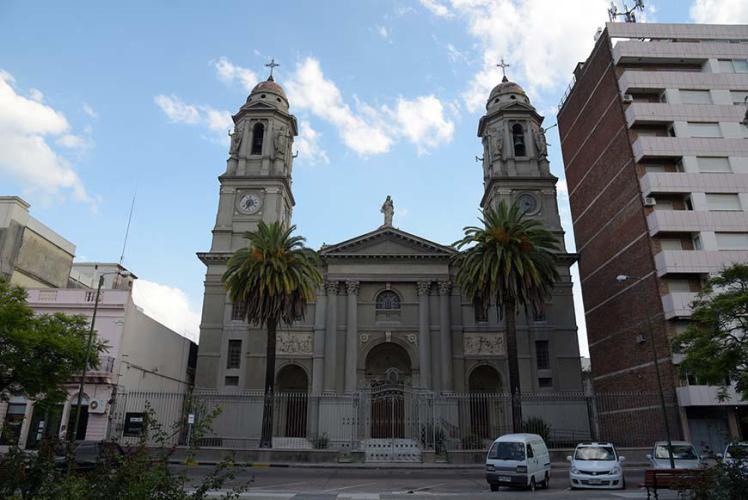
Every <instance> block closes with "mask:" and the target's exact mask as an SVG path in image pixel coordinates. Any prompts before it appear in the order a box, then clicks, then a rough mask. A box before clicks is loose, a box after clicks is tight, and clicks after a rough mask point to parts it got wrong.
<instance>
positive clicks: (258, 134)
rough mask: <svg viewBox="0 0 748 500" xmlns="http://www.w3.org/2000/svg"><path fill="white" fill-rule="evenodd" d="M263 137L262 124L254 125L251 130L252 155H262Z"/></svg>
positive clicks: (263, 127) (263, 128)
mask: <svg viewBox="0 0 748 500" xmlns="http://www.w3.org/2000/svg"><path fill="white" fill-rule="evenodd" d="M264 136H265V126H264V125H263V124H262V123H258V124H257V125H255V128H254V129H253V130H252V152H251V153H250V154H253V155H261V154H262V139H263V137H264Z"/></svg>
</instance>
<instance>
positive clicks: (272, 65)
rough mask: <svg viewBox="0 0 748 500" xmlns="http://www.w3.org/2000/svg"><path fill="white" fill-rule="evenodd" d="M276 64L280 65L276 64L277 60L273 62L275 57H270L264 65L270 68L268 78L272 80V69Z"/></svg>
mask: <svg viewBox="0 0 748 500" xmlns="http://www.w3.org/2000/svg"><path fill="white" fill-rule="evenodd" d="M278 66H280V64H278V63H277V62H275V58H273V59H270V62H269V63H267V64H266V65H265V67H267V68H270V76H269V77H268V79H271V80H272V78H273V69H275V68H277V67H278Z"/></svg>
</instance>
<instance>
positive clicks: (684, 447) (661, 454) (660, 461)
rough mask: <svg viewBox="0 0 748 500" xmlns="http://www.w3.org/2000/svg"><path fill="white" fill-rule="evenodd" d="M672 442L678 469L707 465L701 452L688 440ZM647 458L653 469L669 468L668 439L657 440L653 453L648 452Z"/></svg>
mask: <svg viewBox="0 0 748 500" xmlns="http://www.w3.org/2000/svg"><path fill="white" fill-rule="evenodd" d="M670 443H671V444H672V450H673V459H674V460H675V468H676V469H701V468H703V467H704V466H705V464H704V460H703V459H702V458H701V455H699V452H698V451H696V448H695V447H694V445H692V444H691V443H689V442H688V441H671V442H670ZM647 458H648V459H649V462H650V464H651V466H652V468H653V469H669V468H670V457H669V455H668V450H667V441H657V442H656V443H655V445H654V449H653V450H652V453H650V454H647Z"/></svg>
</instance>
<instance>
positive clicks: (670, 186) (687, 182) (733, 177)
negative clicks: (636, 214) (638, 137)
mask: <svg viewBox="0 0 748 500" xmlns="http://www.w3.org/2000/svg"><path fill="white" fill-rule="evenodd" d="M639 185H640V186H641V190H642V195H644V196H649V195H650V194H651V193H694V192H695V193H735V192H738V193H748V174H730V173H718V174H711V173H703V174H701V173H687V172H648V173H646V174H644V175H643V176H642V177H641V178H639Z"/></svg>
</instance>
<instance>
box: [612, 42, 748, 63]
mask: <svg viewBox="0 0 748 500" xmlns="http://www.w3.org/2000/svg"><path fill="white" fill-rule="evenodd" d="M712 58H714V59H748V45H746V44H742V43H719V42H716V43H715V42H700V43H692V42H667V41H650V42H641V41H638V40H621V41H618V42H617V43H616V44H615V45H614V46H613V62H614V63H615V64H621V63H637V62H645V63H656V62H663V63H670V62H672V63H684V62H685V63H688V62H696V61H706V60H707V59H712Z"/></svg>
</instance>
